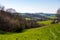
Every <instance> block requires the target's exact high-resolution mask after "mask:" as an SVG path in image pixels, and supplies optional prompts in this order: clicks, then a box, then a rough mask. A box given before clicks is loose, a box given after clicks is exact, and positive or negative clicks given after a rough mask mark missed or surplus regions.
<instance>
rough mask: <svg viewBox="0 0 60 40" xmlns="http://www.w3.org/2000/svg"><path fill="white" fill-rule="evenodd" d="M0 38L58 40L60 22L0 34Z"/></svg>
mask: <svg viewBox="0 0 60 40" xmlns="http://www.w3.org/2000/svg"><path fill="white" fill-rule="evenodd" d="M0 40H60V24H51V25H48V26H44V27H40V28H32V29H27V30H26V31H23V32H22V33H9V34H0Z"/></svg>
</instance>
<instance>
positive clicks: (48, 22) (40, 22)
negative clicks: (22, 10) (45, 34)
mask: <svg viewBox="0 0 60 40" xmlns="http://www.w3.org/2000/svg"><path fill="white" fill-rule="evenodd" d="M37 23H38V24H45V25H50V24H51V20H47V21H38V22H37Z"/></svg>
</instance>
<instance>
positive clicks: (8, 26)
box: [0, 7, 40, 32]
mask: <svg viewBox="0 0 60 40" xmlns="http://www.w3.org/2000/svg"><path fill="white" fill-rule="evenodd" d="M13 11H14V10H13ZM11 13H12V12H11V10H10V9H9V11H8V12H7V11H4V7H2V8H1V7H0V30H2V31H6V32H21V31H22V30H23V29H28V28H35V27H39V26H40V25H39V24H38V23H37V22H36V21H34V20H25V19H24V18H23V17H21V16H18V15H12V14H11Z"/></svg>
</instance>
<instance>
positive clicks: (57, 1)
mask: <svg viewBox="0 0 60 40" xmlns="http://www.w3.org/2000/svg"><path fill="white" fill-rule="evenodd" d="M0 4H1V5H4V6H5V7H6V8H13V9H15V10H16V11H17V12H22V13H26V12H27V13H35V12H43V13H56V10H57V9H58V8H60V0H0Z"/></svg>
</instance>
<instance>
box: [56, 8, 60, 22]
mask: <svg viewBox="0 0 60 40" xmlns="http://www.w3.org/2000/svg"><path fill="white" fill-rule="evenodd" d="M56 17H57V22H58V23H59V22H60V8H59V9H58V10H57V15H56Z"/></svg>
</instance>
